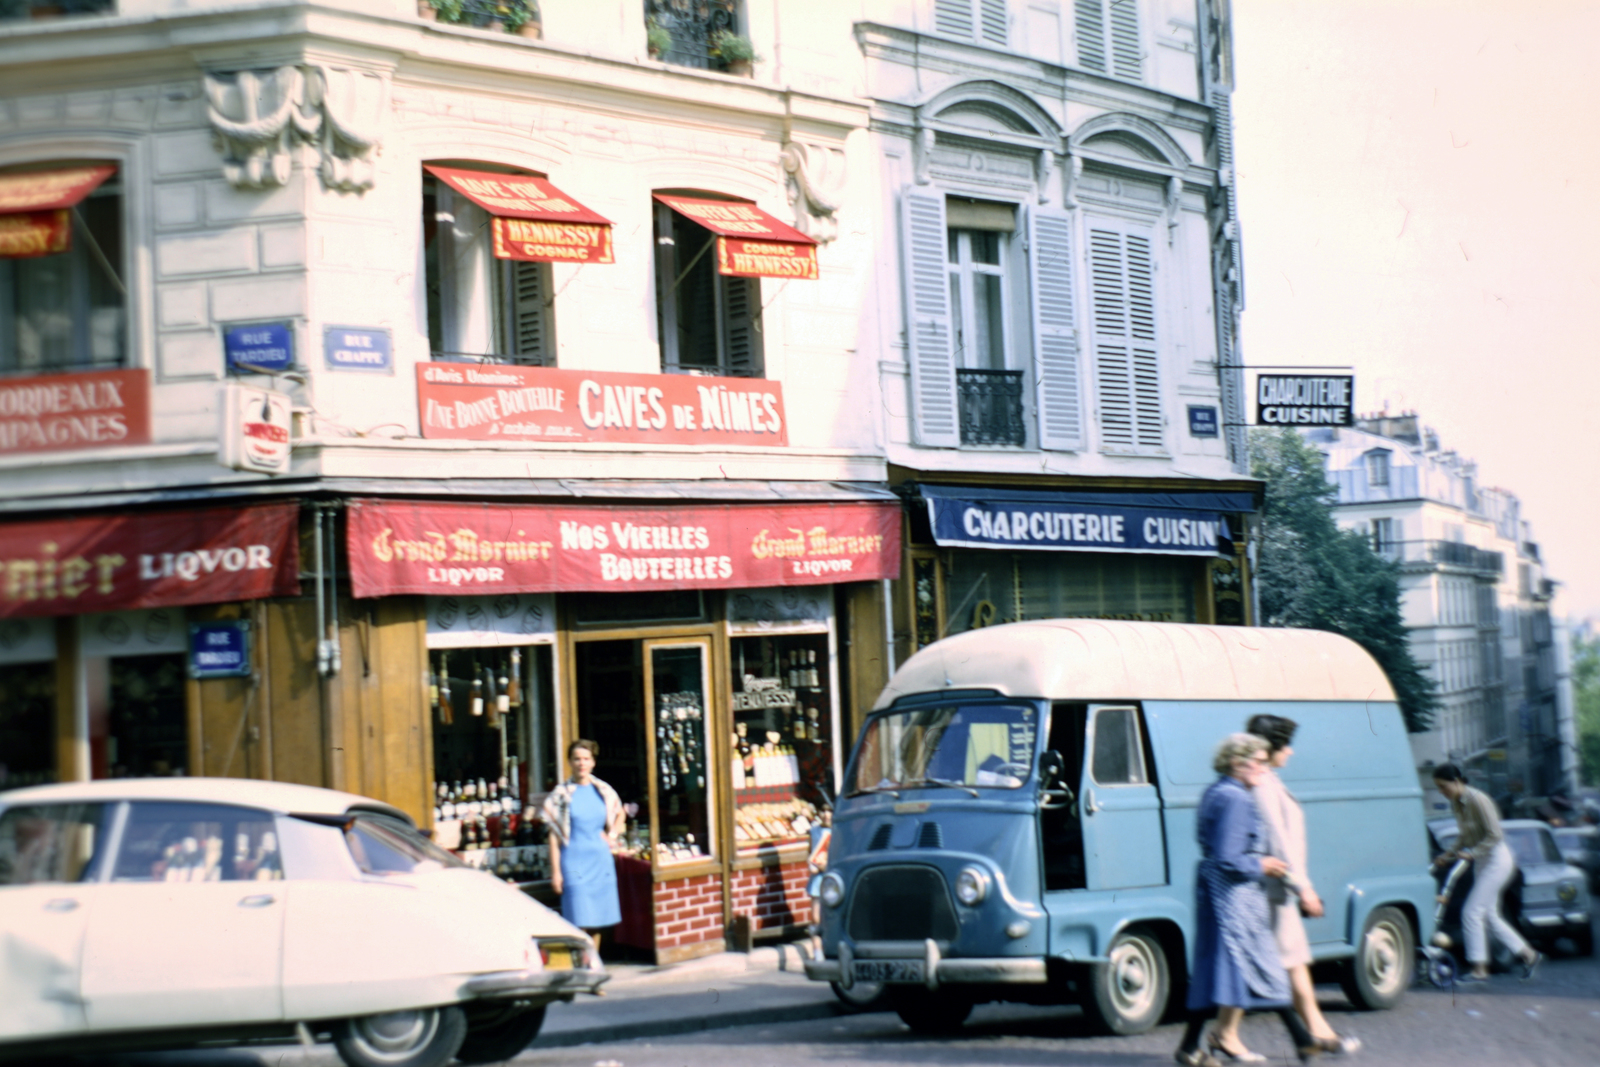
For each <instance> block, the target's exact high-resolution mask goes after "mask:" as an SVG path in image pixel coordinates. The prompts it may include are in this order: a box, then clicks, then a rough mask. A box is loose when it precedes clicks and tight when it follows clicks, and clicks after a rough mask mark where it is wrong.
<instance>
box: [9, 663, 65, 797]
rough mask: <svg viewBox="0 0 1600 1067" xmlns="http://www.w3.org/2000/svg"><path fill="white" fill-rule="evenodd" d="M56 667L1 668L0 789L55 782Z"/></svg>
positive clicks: (25, 665)
mask: <svg viewBox="0 0 1600 1067" xmlns="http://www.w3.org/2000/svg"><path fill="white" fill-rule="evenodd" d="M55 705H56V665H55V664H54V663H10V664H6V665H4V666H0V789H16V788H20V787H22V786H27V785H43V784H45V783H47V782H53V781H55V780H56V726H55V723H56V714H55V710H56V709H55Z"/></svg>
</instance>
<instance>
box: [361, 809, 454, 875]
mask: <svg viewBox="0 0 1600 1067" xmlns="http://www.w3.org/2000/svg"><path fill="white" fill-rule="evenodd" d="M344 839H345V842H346V843H347V844H348V845H349V846H350V855H351V857H352V858H353V859H354V860H355V861H356V866H357V867H360V868H361V870H362V871H363V872H364V873H366V874H379V875H389V874H422V873H425V872H427V871H440V870H444V869H445V868H446V867H464V866H466V864H464V863H462V862H461V860H459V859H457V858H456V857H455V856H454V855H452V854H451V853H449V852H446V851H445V850H444V849H442V848H440V847H439V846H438V845H436V844H434V843H433V842H432V841H429V840H428V839H427V838H426V837H423V836H422V835H421V834H419V833H417V831H415V830H413V829H412V828H411V827H409V826H407V825H406V824H405V823H403V822H401V821H400V820H399V819H395V818H391V817H389V816H387V815H357V816H356V817H355V818H354V819H352V820H351V821H350V824H349V826H348V827H346V829H345V832H344Z"/></svg>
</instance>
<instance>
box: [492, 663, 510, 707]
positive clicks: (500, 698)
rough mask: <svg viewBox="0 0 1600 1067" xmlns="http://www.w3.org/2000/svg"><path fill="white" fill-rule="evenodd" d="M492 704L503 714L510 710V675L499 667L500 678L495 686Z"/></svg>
mask: <svg viewBox="0 0 1600 1067" xmlns="http://www.w3.org/2000/svg"><path fill="white" fill-rule="evenodd" d="M494 706H495V708H496V709H498V710H499V712H500V714H502V715H504V714H505V713H506V712H508V711H510V710H511V676H510V675H508V674H506V671H505V668H504V667H502V668H500V678H499V681H498V682H497V684H496V687H495V694H494Z"/></svg>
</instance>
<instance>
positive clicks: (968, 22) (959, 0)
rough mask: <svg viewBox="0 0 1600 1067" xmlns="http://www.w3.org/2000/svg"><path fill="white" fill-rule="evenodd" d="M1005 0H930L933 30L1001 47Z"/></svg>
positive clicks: (1005, 12)
mask: <svg viewBox="0 0 1600 1067" xmlns="http://www.w3.org/2000/svg"><path fill="white" fill-rule="evenodd" d="M1008 21H1009V19H1008V13H1007V11H1006V0H933V28H934V31H935V32H936V33H942V34H946V35H948V36H951V37H959V38H961V39H962V40H964V41H977V42H978V43H980V44H992V45H996V46H998V47H1001V48H1004V47H1005V46H1006V43H1007V40H1008V33H1007V28H1008V27H1007V23H1008Z"/></svg>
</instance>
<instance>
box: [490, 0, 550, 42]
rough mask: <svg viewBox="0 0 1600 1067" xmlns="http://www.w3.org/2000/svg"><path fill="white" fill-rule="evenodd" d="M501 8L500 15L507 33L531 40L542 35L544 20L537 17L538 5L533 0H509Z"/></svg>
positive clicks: (537, 38)
mask: <svg viewBox="0 0 1600 1067" xmlns="http://www.w3.org/2000/svg"><path fill="white" fill-rule="evenodd" d="M501 10H502V12H503V14H502V15H501V16H500V17H501V19H502V20H503V21H504V22H505V24H506V32H507V33H515V34H517V35H519V36H521V37H529V38H532V39H533V40H539V39H540V38H541V37H543V36H544V22H543V20H542V19H541V18H540V17H539V5H538V4H537V3H536V2H535V0H509V2H508V3H507V4H505V5H503V6H502V8H501Z"/></svg>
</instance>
